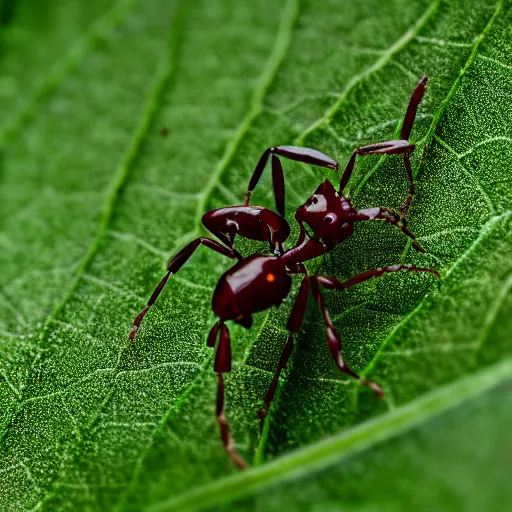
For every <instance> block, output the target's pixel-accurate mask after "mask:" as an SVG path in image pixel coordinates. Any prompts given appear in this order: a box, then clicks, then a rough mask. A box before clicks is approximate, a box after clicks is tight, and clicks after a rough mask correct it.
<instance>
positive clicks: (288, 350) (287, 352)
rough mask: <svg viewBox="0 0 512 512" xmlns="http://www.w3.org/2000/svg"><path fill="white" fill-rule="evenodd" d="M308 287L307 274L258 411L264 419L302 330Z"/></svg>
mask: <svg viewBox="0 0 512 512" xmlns="http://www.w3.org/2000/svg"><path fill="white" fill-rule="evenodd" d="M308 288H309V277H307V276H306V277H305V278H304V279H303V280H302V283H301V285H300V289H299V293H298V294H297V298H296V299H295V304H294V305H293V308H292V312H291V313H290V317H289V319H288V324H287V326H286V328H287V329H288V330H289V331H290V334H289V335H288V340H287V341H286V344H285V346H284V348H283V352H282V353H281V358H280V359H279V365H278V366H277V370H276V371H275V373H274V377H273V379H272V382H271V383H270V387H269V388H268V391H267V394H266V395H265V406H264V407H263V409H261V410H260V411H259V413H258V414H259V416H260V418H261V419H263V418H264V417H265V416H266V415H267V412H268V409H269V407H270V404H271V403H272V400H273V399H274V395H275V394H276V390H277V386H278V384H279V377H280V376H281V372H282V371H283V370H284V368H285V367H286V364H287V363H288V359H289V358H290V356H291V354H292V351H293V335H294V334H296V333H297V332H299V331H300V328H301V326H302V322H303V320H304V315H305V314H306V308H307V306H308Z"/></svg>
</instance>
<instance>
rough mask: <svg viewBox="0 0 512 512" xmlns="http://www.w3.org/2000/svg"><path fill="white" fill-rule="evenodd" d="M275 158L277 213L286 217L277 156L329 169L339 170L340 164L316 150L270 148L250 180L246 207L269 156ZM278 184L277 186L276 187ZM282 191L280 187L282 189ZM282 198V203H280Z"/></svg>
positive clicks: (280, 168) (282, 147)
mask: <svg viewBox="0 0 512 512" xmlns="http://www.w3.org/2000/svg"><path fill="white" fill-rule="evenodd" d="M271 154H272V156H275V159H274V158H272V176H273V182H274V184H273V187H274V195H275V198H276V208H277V211H278V212H279V213H280V214H281V215H283V216H284V180H283V178H282V174H283V170H282V167H281V163H280V162H279V159H278V158H277V156H283V157H285V158H288V159H289V160H294V161H296V162H303V163H306V164H311V165H318V166H320V167H326V168H328V169H333V170H335V171H336V170H337V169H338V163H337V162H336V161H335V160H333V159H332V158H331V157H329V156H327V155H325V154H324V153H321V152H320V151H317V150H316V149H310V148H302V147H298V146H275V147H270V148H267V149H266V150H265V152H264V153H263V155H261V157H260V159H259V160H258V163H257V164H256V167H255V169H254V172H253V173H252V176H251V179H250V180H249V187H248V188H247V194H246V196H245V203H244V204H245V205H248V204H249V203H250V201H251V194H252V191H253V190H254V188H255V187H256V185H257V184H258V181H259V179H260V178H261V175H262V174H263V171H264V169H265V166H266V165H267V161H268V158H269V156H270V155H271ZM276 184H277V186H276ZM281 185H282V189H280V188H279V187H281ZM280 198H282V202H281V201H280Z"/></svg>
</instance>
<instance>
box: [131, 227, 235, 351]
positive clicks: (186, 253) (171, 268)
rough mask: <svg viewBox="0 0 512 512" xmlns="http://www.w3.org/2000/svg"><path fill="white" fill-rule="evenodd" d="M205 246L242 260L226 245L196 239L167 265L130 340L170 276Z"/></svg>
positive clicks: (133, 329) (136, 323)
mask: <svg viewBox="0 0 512 512" xmlns="http://www.w3.org/2000/svg"><path fill="white" fill-rule="evenodd" d="M200 245H204V246H206V247H208V248H210V249H213V250H214V251H216V252H218V253H220V254H223V255H224V256H227V257H228V258H234V259H241V258H242V257H241V255H240V254H239V253H238V252H237V251H236V250H235V249H233V248H228V247H225V246H224V245H222V244H220V243H219V242H216V241H215V240H212V239H211V238H205V237H200V238H196V239H195V240H193V241H192V242H190V243H189V244H188V245H187V246H185V247H184V248H183V249H182V250H181V251H180V252H179V253H178V254H176V256H174V258H172V260H171V261H170V262H169V264H168V265H167V272H166V273H165V275H164V277H163V278H162V280H161V281H160V282H159V283H158V285H157V287H156V288H155V289H154V291H153V293H152V294H151V297H150V298H149V300H148V303H147V305H146V307H145V308H144V309H143V310H142V311H141V312H140V313H139V314H138V315H137V316H136V317H135V320H134V321H133V326H132V329H131V331H130V340H132V341H133V340H134V339H135V337H136V336H137V332H138V330H139V327H140V324H141V322H142V320H143V318H144V317H145V316H146V313H147V312H148V311H149V309H150V308H151V306H152V305H153V304H154V303H155V301H156V299H157V298H158V296H159V295H160V292H161V291H162V290H163V288H164V286H165V284H166V283H167V280H168V279H169V276H170V275H171V274H176V273H177V272H178V270H179V269H180V268H181V267H182V266H183V265H184V264H185V263H186V262H187V260H188V259H189V258H190V256H192V254H193V253H194V251H195V250H196V249H197V248H198V247H199V246H200Z"/></svg>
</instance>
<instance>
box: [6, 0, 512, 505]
mask: <svg viewBox="0 0 512 512" xmlns="http://www.w3.org/2000/svg"><path fill="white" fill-rule="evenodd" d="M6 6H8V7H9V8H7V7H6ZM511 6H512V4H511V2H510V1H508V0H503V1H500V2H496V1H492V2H490V1H489V2H487V1H481V0H473V1H468V2H457V1H456V0H452V1H448V0H447V1H441V0H433V1H432V0H431V1H417V2H406V1H400V0H389V1H386V2H382V1H378V0H361V1H360V2H357V3H355V4H354V3H349V2H338V1H335V0H327V1H323V2H313V1H311V0H310V1H307V0H300V1H299V0H280V1H275V0H261V1H259V2H239V1H236V0H219V1H216V2H210V1H208V0H196V1H195V2H184V1H182V2H179V1H178V0H174V1H169V2H158V1H156V0H145V1H144V2H142V1H140V0H119V1H118V2H111V3H108V5H107V2H104V1H96V0H94V1H91V2H87V3H83V5H78V3H76V2H57V1H50V0H48V1H47V2H37V1H36V0H27V1H26V2H15V3H13V4H7V3H1V4H0V24H1V26H0V48H1V54H0V63H1V67H0V70H1V71H0V104H1V106H2V118H1V119H0V219H1V220H0V223H1V224H0V249H1V250H0V268H1V270H2V272H1V273H0V305H1V309H0V311H1V313H0V357H1V361H2V366H1V373H0V401H1V407H0V421H1V432H2V446H1V449H0V502H1V504H2V508H5V509H8V510H29V509H33V508H34V509H42V510H64V509H73V510H119V511H121V510H123V511H124V510H132V509H133V510H140V509H146V508H147V509H158V510H186V509H190V510H205V509H208V508H209V507H218V506H226V507H229V509H232V507H236V509H237V510H238V509H240V510H258V509H265V510H267V509H268V510H277V509H278V508H279V509H281V510H287V509H288V510H314V511H316V510H322V511H324V510H327V511H330V510H333V511H334V510H336V511H337V510H350V509H351V508H352V509H355V508H358V509H362V510H375V509H379V510H382V509H384V510H387V509H389V510H397V509H398V510H401V509H404V510H405V509H407V510H410V509H411V508H412V507H414V508H419V509H423V510H432V509H434V508H435V509H439V510H443V507H444V509H446V510H453V509H465V510H471V509H472V507H473V509H474V510H484V509H486V508H489V509H493V510H498V509H500V508H503V506H504V504H505V503H508V502H507V499H506V497H507V489H508V481H507V480H505V479H504V478H503V476H502V475H506V474H507V468H508V461H509V460H510V455H511V452H512V450H511V446H510V440H509V439H508V437H509V436H508V435H507V434H508V432H507V428H508V427H507V425H509V424H510V413H509V412H508V411H509V410H510V400H511V398H510V397H511V395H510V381H511V380H512V379H511V378H512V375H511V370H510V368H511V363H510V359H509V357H510V347H511V344H510V332H511V328H512V322H511V320H510V318H511V312H512V293H511V288H512V258H511V257H510V256H511V254H512V229H511V225H512V219H511V212H512V183H511V178H510V176H511V172H510V168H511V163H512V149H511V145H510V142H511V141H512V133H511V132H512V109H511V108H510V105H511V104H512V87H511V85H510V84H511V83H512V81H511V76H510V75H511V66H510V57H509V56H510V53H511V47H510V46H511V44H510V29H509V27H510V23H511V22H512V11H511ZM422 74H427V75H429V77H430V81H429V86H428V90H427V94H426V97H425V100H424V101H423V102H422V104H421V107H420V111H419V114H418V118H417V121H416V124H415V128H414V130H413V135H412V137H413V140H414V142H415V143H416V145H417V150H416V152H415V154H414V162H413V163H414V170H415V175H416V178H417V188H418V191H417V195H416V197H415V199H414V202H413V204H412V207H411V212H410V216H409V227H410V228H411V229H412V230H413V231H414V232H415V233H416V234H417V236H418V238H419V240H420V241H421V243H422V245H424V246H425V248H426V249H427V253H426V254H417V253H415V252H413V251H411V248H410V245H409V244H408V243H407V242H406V240H405V239H404V236H403V235H402V234H401V233H400V231H399V230H396V229H394V228H393V226H387V225H382V224H381V223H367V224H366V225H363V224H362V225H359V226H357V230H356V234H355V235H354V236H353V237H351V238H350V239H349V240H347V241H346V242H345V243H344V244H342V245H341V246H340V247H339V248H337V249H336V250H335V251H334V252H333V253H332V254H331V255H330V256H329V257H327V258H325V259H323V260H320V261H318V262H313V264H312V265H311V266H310V269H311V270H312V271H315V272H319V273H320V272H321V273H325V274H327V275H329V274H333V275H336V276H337V277H339V278H340V279H343V278H346V277H349V276H351V275H354V274H356V273H358V272H362V271H364V270H367V269H370V268H377V267H382V266H384V265H389V264H394V263H398V262H407V263H411V264H419V265H422V266H430V267H435V268H437V269H439V270H440V272H441V276H442V277H441V280H440V281H437V280H436V279H435V278H433V277H430V276H427V277H425V276H424V275H408V274H407V273H396V274H389V275H385V276H383V277H382V278H379V279H376V280H373V281H369V282H366V283H363V284H361V285H358V286H357V287H354V288H351V289H350V290H346V291H345V292H343V293H338V292H328V293H326V294H325V296H326V304H327V306H328V308H329V310H330V312H331V315H332V317H333V318H334V321H335V323H336V325H337V327H338V329H339V331H340V333H341V335H342V337H343V340H344V344H345V351H344V353H345V358H346V361H347V362H348V363H349V364H350V365H351V366H353V367H354V368H355V369H357V370H358V371H360V372H361V373H362V374H364V375H366V376H371V378H372V379H374V380H375V381H376V382H378V383H379V384H380V385H381V386H382V387H383V389H384V390H385V392H386V399H385V400H384V401H379V400H378V399H377V398H376V397H375V396H374V395H373V394H372V393H371V392H370V391H368V390H367V389H365V388H361V387H360V386H359V385H358V384H357V382H355V381H354V380H351V379H349V378H345V376H342V375H340V374H339V373H338V372H337V371H336V368H335V367H334V365H333V364H332V361H331V360H330V358H329V355H328V352H327V350H326V347H325V337H324V336H325V335H324V329H323V324H322V320H321V317H320V314H319V313H318V311H317V310H316V308H315V306H314V304H313V303H311V304H310V309H309V311H308V315H307V317H306V322H305V325H304V329H303V330H302V332H301V334H300V335H299V336H297V343H296V348H295V351H294V354H293V356H292V361H291V363H290V365H289V367H288V369H287V371H286V372H285V374H284V376H283V379H282V381H281V385H280V390H279V392H278V396H277V397H276V401H275V402H274V404H273V406H272V409H271V411H270V413H269V415H268V416H267V419H266V420H265V422H264V424H263V430H262V431H260V422H259V420H258V418H257V416H256V411H257V410H258V408H260V407H261V405H262V399H263V396H264V394H265V392H266V389H267V388H268V385H269V383H270V380H271V378H272V374H273V371H274V370H275V367H276V365H277V361H278V359H279V355H280V351H281V350H282V347H283V344H284V340H285V338H286V330H285V326H286V319H287V316H288V314H289V312H290V308H291V304H292V298H293V297H291V298H290V299H288V300H287V301H286V302H285V304H284V305H283V306H282V307H281V308H279V309H278V310H271V311H269V312H265V313H262V314H259V315H256V316H255V323H254V326H253V327H252V329H251V330H248V331H247V330H244V329H243V328H241V327H239V326H230V330H231V334H232V341H233V351H234V360H235V363H234V369H233V372H232V373H231V374H230V375H229V376H227V378H226V385H227V400H228V407H227V414H228V417H229V420H230V423H231V427H232V432H233V435H234V438H235V440H236V444H237V447H238V449H239V450H240V452H241V453H242V454H243V455H244V457H246V458H247V459H248V460H249V461H250V462H251V463H253V464H254V465H256V466H257V467H255V468H253V469H250V470H248V471H247V472H245V473H243V474H240V473H238V472H237V470H236V469H235V468H233V467H232V464H231V462H230V461H229V459H228V458H227V456H226V454H225V452H224V450H223V449H222V446H221V444H220V441H219V437H218V430H217V425H216V421H215V404H214V402H215V385H216V384H215V378H214V374H213V372H212V369H211V357H212V354H211V351H210V350H209V349H207V348H206V347H205V337H206V334H207V332H208V329H209V327H210V326H211V325H212V323H213V321H214V319H213V315H212V313H211V309H210V298H211V293H212V291H213V288H214V287H215V284H216V282H217V279H218V276H219V275H221V273H222V272H224V271H225V270H226V269H227V268H229V262H226V261H224V259H222V258H221V257H220V256H218V255H216V254H212V253H210V252H208V251H207V250H206V249H200V250H198V251H197V253H196V254H195V255H194V256H193V257H192V258H191V260H190V261H189V263H188V264H187V265H186V266H185V267H183V269H182V270H181V271H180V273H179V274H178V275H177V276H173V278H172V279H171V280H170V281H169V284H168V285H167V288H166V289H165V292H164V293H163V294H162V296H161V297H160V299H159V300H158V302H157V304H156V305H155V307H154V308H153V309H152V310H151V312H150V313H149V314H148V315H147V317H146V319H145V321H144V323H143V327H142V329H141V331H140V334H139V336H138V338H137V342H136V343H135V344H132V345H130V344H129V343H128V341H127V333H128V330H129V327H130V325H131V322H132V321H133V318H134V316H135V315H136V314H137V312H138V311H139V310H140V309H141V308H142V307H143V306H144V304H145V301H146V300H147V297H148V296H149V294H150V293H151V291H152V289H153V287H154V286H155V285H156V283H157V282H158V280H159V279H160V277H161V275H162V273H163V271H164V270H165V264H166V261H167V258H168V256H169V255H170V254H173V253H175V252H176V251H177V250H178V249H180V248H181V247H182V246H183V245H185V244H186V243H187V242H188V241H190V240H192V239H193V238H194V237H196V236H198V235H199V234H201V233H204V230H203V229H202V227H201V215H202V213H203V212H204V211H206V210H208V209H210V208H213V207H217V206H220V205H226V204H233V203H237V202H239V201H240V198H242V197H243V194H244V192H245V190H246V186H247V183H248V179H249V176H250V174H251V171H252V169H253V168H254V165H255V163H256V162H257V160H258V158H259V156H260V155H261V153H262V152H263V150H264V149H265V148H266V147H268V146H270V145H274V144H301V145H306V146H309V147H314V148H318V149H319V150H322V151H324V152H326V153H328V154H329V155H332V156H333V157H334V158H335V159H336V160H338V161H339V162H341V163H342V165H343V164H344V163H345V162H347V161H348V158H349V156H350V154H351V152H352V151H353V149H354V148H355V147H357V146H359V145H363V144H366V143H369V142H375V141H379V140H385V139H388V138H391V137H394V136H396V134H397V133H398V131H399V128H400V123H401V119H402V117H403V114H404V111H405V108H406V105H407V101H408V99H409V96H410V94H411V92H412V89H413V88H414V86H415V84H416V82H417V80H418V78H419V77H420V76H421V75H422ZM163 129H166V130H168V134H167V135H166V136H165V131H163ZM285 174H286V183H287V201H288V203H287V204H288V215H289V220H290V222H291V223H292V224H293V210H294V208H295V207H296V206H297V205H298V204H300V203H301V202H303V201H304V199H305V198H306V197H307V196H308V195H309V194H310V193H311V191H312V190H314V188H315V186H316V185H317V184H318V183H319V182H320V181H321V180H323V179H325V177H329V178H330V179H332V180H333V181H334V180H335V179H336V176H335V175H334V173H332V174H331V173H327V172H325V173H324V172H323V171H321V170H318V169H316V168H315V169H313V168H309V167H307V166H301V165H297V164H294V163H289V162H286V163H285ZM348 188H349V191H350V195H351V197H352V198H353V200H354V202H355V203H356V204H357V206H358V207H361V208H362V207H367V206H375V205H386V206H389V207H394V208H396V207H399V206H400V204H401V202H402V201H403V199H404V197H405V195H406V193H407V180H406V176H405V172H404V169H403V162H402V160H401V159H400V158H399V157H389V158H373V157H364V158H361V159H360V160H358V162H357V167H356V171H355V173H354V176H353V178H352V180H351V182H350V183H349V187H348ZM254 200H255V202H259V203H261V204H264V205H266V206H270V207H271V206H272V194H271V186H270V177H269V176H265V177H264V179H263V180H262V183H261V184H260V185H259V188H258V189H257V191H256V192H255V194H254ZM293 229H294V236H295V235H296V232H297V229H296V227H294V228H293ZM292 239H293V237H292ZM237 247H238V248H239V250H240V251H242V252H244V253H246V254H247V253H249V251H254V250H258V249H261V247H260V246H258V245H257V244H251V243H247V242H243V241H240V242H238V245H237ZM452 409H453V410H452ZM473 420H474V421H473ZM472 440H473V441H474V440H477V441H476V442H475V444H476V445H477V446H475V447H474V446H470V444H471V441H472ZM468 447H469V448H468ZM473 452H474V453H475V455H474V457H473V456H472V455H473ZM440 458H442V459H443V461H445V464H438V461H439V460H440ZM490 465H492V466H493V468H492V471H489V473H488V474H487V473H485V471H484V470H482V468H484V467H486V466H490ZM480 472H484V473H485V474H484V475H483V476H481V475H480ZM500 475H501V476H500ZM450 476H451V477H452V479H451V480H449V481H450V484H446V483H445V481H446V480H447V479H448V478H449V477H450ZM477 478H478V481H479V485H478V486H477V485H476V484H475V483H474V480H475V479H477ZM422 486H423V487H422ZM419 488H421V492H419V491H418V489H419ZM427 491H428V492H427ZM440 503H441V504H442V506H440V505H439V504H440ZM221 504H225V505H221Z"/></svg>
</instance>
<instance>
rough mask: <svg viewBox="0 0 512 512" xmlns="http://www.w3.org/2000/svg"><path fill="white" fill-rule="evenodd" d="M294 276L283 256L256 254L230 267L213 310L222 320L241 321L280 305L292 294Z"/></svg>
mask: <svg viewBox="0 0 512 512" xmlns="http://www.w3.org/2000/svg"><path fill="white" fill-rule="evenodd" d="M291 286H292V278H291V277H290V276H289V275H288V274H287V272H286V266H285V264H284V262H283V260H282V259H281V258H278V257H276V256H260V255H257V254H254V255H252V256H249V257H248V258H245V259H243V260H242V261H240V262H238V263H237V264H236V265H235V266H234V267H232V268H230V269H229V270H228V271H227V272H226V273H225V274H224V275H223V276H221V278H220V279H219V282H218V284H217V288H215V291H214V293H213V297H212V309H213V312H214V313H215V314H216V315H217V316H218V317H219V318H220V319H221V320H222V321H226V320H237V319H238V318H241V317H246V316H250V315H251V314H252V313H257V312H258V311H263V310H265V309H268V308H269V307H271V306H279V305H280V304H281V302H283V300H284V299H285V298H286V297H287V296H288V294H289V293H290V289H291Z"/></svg>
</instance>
